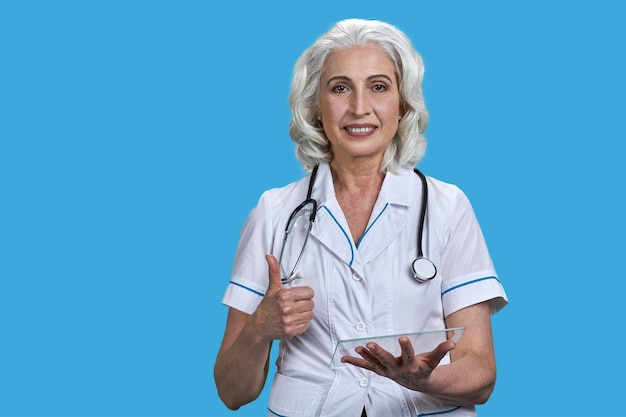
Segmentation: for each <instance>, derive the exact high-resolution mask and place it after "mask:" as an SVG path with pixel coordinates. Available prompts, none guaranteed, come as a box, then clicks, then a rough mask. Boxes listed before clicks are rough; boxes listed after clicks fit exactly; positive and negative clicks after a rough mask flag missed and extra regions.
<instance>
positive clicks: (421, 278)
mask: <svg viewBox="0 0 626 417" xmlns="http://www.w3.org/2000/svg"><path fill="white" fill-rule="evenodd" d="M411 269H412V270H413V277H414V278H415V280H416V281H417V282H426V281H428V280H431V279H433V278H435V276H436V275H437V267H435V264H434V263H433V262H432V261H431V260H430V259H428V258H424V257H419V258H416V259H415V260H414V261H413V263H412V264H411Z"/></svg>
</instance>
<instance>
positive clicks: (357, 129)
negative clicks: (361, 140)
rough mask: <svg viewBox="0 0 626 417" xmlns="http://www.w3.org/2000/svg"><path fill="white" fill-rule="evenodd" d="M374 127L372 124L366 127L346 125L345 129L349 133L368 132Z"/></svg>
mask: <svg viewBox="0 0 626 417" xmlns="http://www.w3.org/2000/svg"><path fill="white" fill-rule="evenodd" d="M374 129H375V128H374V127H373V126H368V127H346V130H347V131H348V132H350V133H369V132H371V131H373V130H374Z"/></svg>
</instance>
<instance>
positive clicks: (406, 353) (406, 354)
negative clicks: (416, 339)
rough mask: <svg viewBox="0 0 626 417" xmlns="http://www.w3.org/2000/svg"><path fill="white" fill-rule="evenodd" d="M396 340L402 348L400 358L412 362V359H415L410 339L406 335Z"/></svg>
mask: <svg viewBox="0 0 626 417" xmlns="http://www.w3.org/2000/svg"><path fill="white" fill-rule="evenodd" d="M398 342H399V343H400V348H401V350H402V353H401V355H402V360H403V361H404V362H413V359H415V351H414V350H413V345H412V344H411V340H410V339H409V338H408V337H401V338H400V339H399V340H398Z"/></svg>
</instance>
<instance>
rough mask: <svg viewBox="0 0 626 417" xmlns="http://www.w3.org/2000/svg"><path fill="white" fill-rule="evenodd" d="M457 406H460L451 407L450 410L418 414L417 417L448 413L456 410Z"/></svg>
mask: <svg viewBox="0 0 626 417" xmlns="http://www.w3.org/2000/svg"><path fill="white" fill-rule="evenodd" d="M459 408H461V407H455V408H453V409H451V410H446V411H437V412H434V413H426V414H418V415H417V417H426V416H438V415H441V414H448V413H451V412H453V411H456V410H458V409H459Z"/></svg>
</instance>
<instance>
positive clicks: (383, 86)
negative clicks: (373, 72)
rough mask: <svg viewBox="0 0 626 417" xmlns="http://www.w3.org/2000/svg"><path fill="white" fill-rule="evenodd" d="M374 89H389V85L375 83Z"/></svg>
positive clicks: (379, 90) (381, 90)
mask: <svg viewBox="0 0 626 417" xmlns="http://www.w3.org/2000/svg"><path fill="white" fill-rule="evenodd" d="M372 90H374V91H377V92H383V91H387V86H386V85H385V84H374V86H373V87H372Z"/></svg>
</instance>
